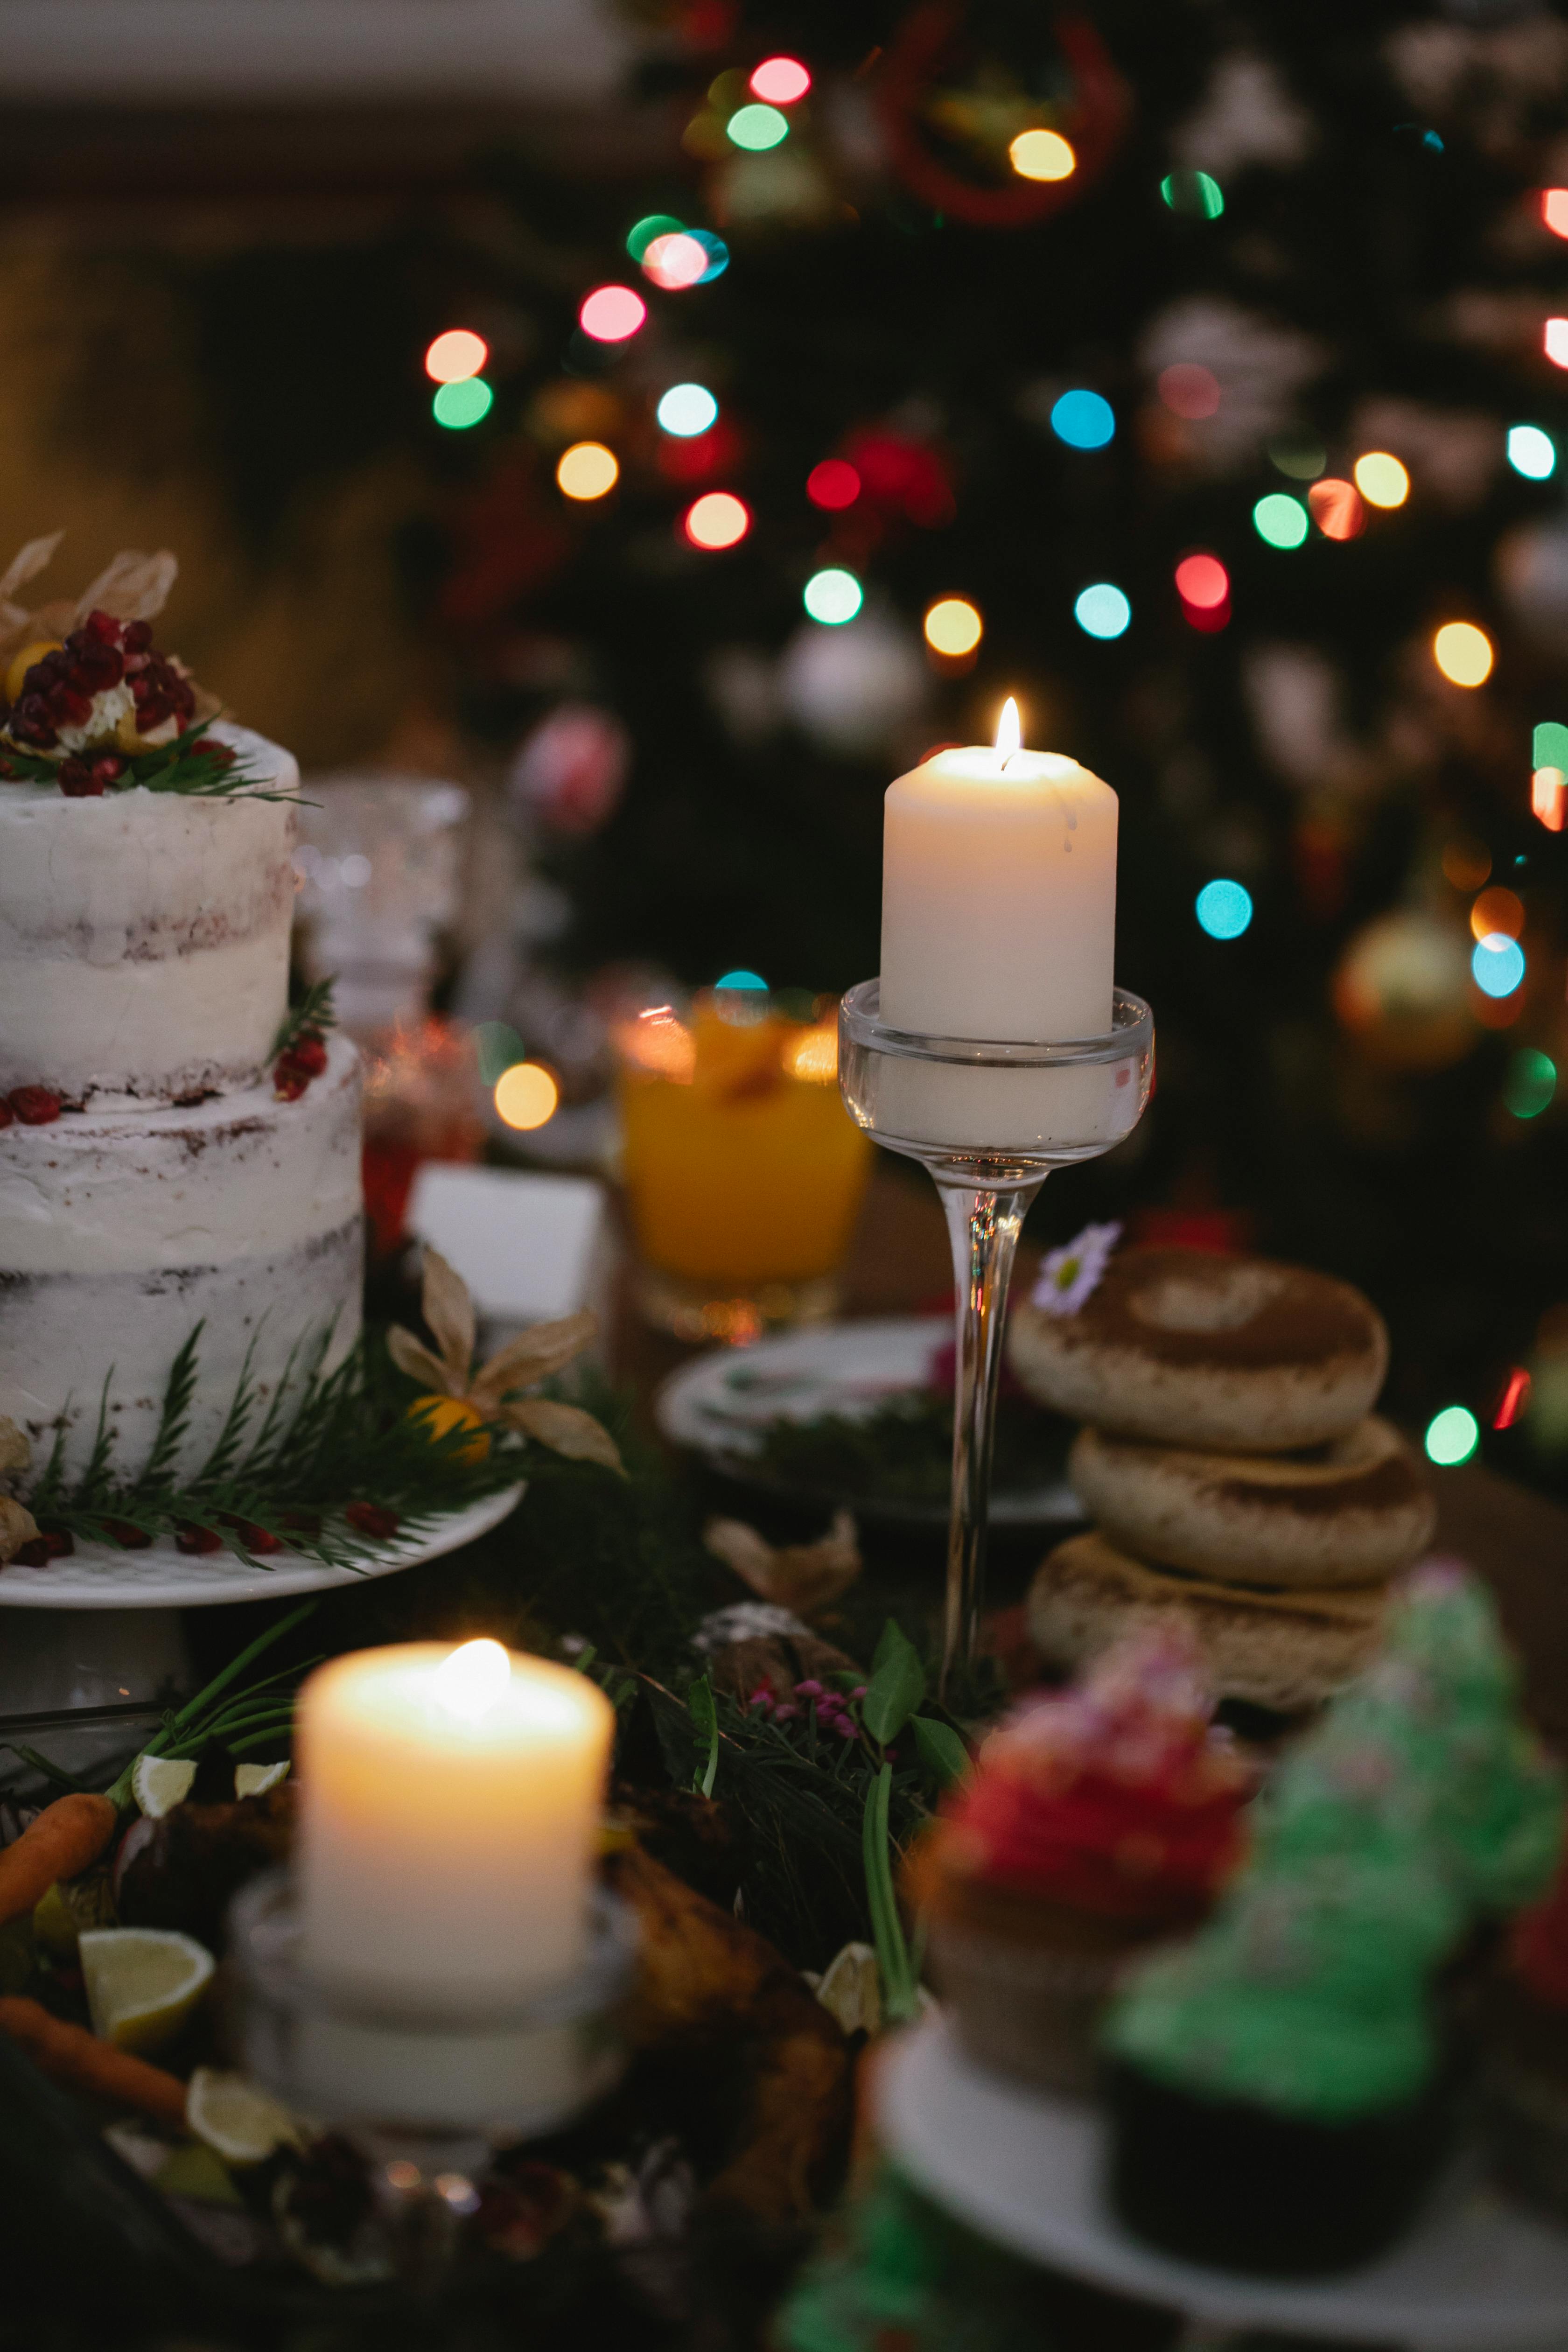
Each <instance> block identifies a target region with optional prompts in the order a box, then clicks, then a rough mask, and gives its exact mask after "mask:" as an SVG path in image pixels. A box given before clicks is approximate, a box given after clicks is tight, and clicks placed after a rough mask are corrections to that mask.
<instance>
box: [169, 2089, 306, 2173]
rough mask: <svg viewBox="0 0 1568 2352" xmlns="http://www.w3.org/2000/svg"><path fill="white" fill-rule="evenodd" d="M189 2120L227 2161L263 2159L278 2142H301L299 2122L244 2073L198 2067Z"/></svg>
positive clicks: (189, 2093) (189, 2102) (291, 2144)
mask: <svg viewBox="0 0 1568 2352" xmlns="http://www.w3.org/2000/svg"><path fill="white" fill-rule="evenodd" d="M185 2122H186V2124H187V2126H189V2128H190V2129H191V2130H192V2131H193V2132H195V2136H196V2137H197V2138H198V2139H199V2140H205V2143H206V2145H207V2147H210V2148H212V2149H213V2150H214V2151H215V2152H216V2154H217V2155H218V2156H221V2157H222V2158H223V2160H224V2162H225V2163H226V2164H234V2165H241V2166H243V2165H247V2164H261V2163H263V2162H265V2160H266V2158H268V2157H269V2156H270V2155H271V2153H272V2151H273V2149H274V2148H275V2147H299V2146H300V2138H301V2135H300V2126H299V2125H298V2124H297V2123H296V2122H295V2120H294V2118H293V2116H291V2115H290V2114H289V2110H288V2108H287V2107H285V2106H280V2105H279V2103H278V2101H277V2100H276V2099H274V2098H269V2097H268V2094H267V2093H266V2092H265V2091H261V2090H258V2088H257V2086H256V2084H254V2083H252V2082H251V2081H249V2079H248V2078H247V2076H246V2075H244V2074H221V2073H220V2072H219V2070H218V2069H217V2068H216V2066H198V2067H197V2068H196V2071H195V2074H193V2075H192V2076H191V2083H190V2088H189V2090H188V2091H187V2092H186V2093H185Z"/></svg>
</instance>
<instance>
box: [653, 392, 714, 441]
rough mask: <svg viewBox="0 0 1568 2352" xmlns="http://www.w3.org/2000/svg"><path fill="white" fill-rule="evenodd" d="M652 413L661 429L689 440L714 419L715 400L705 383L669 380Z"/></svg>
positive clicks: (677, 437)
mask: <svg viewBox="0 0 1568 2352" xmlns="http://www.w3.org/2000/svg"><path fill="white" fill-rule="evenodd" d="M654 415H656V416H657V417H658V422H659V426H660V429H661V430H662V431H664V432H666V433H669V434H673V436H675V438H676V439H677V440H678V441H690V440H693V439H695V437H696V436H697V435H698V434H699V433H706V432H707V430H708V428H709V426H710V425H712V424H714V423H716V422H717V420H718V415H719V404H718V402H717V401H716V400H715V399H714V397H713V395H712V394H711V393H710V391H709V389H708V387H707V385H706V384H705V383H672V384H671V385H670V387H669V390H668V392H667V393H666V394H665V395H664V397H663V399H662V400H661V401H660V402H659V404H658V407H657V408H656V409H655V410H654Z"/></svg>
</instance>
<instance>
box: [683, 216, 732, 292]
mask: <svg viewBox="0 0 1568 2352" xmlns="http://www.w3.org/2000/svg"><path fill="white" fill-rule="evenodd" d="M686 234H687V236H689V237H694V238H695V239H696V241H697V243H698V244H699V245H700V247H702V250H703V251H704V253H706V255H707V256H708V267H707V268H706V269H705V270H704V271H703V273H702V275H701V277H700V278H699V279H698V281H697V283H698V284H699V286H707V285H710V284H711V282H712V280H713V279H714V278H722V276H723V275H724V272H725V271H726V269H728V268H729V267H730V248H729V247H728V246H727V245H726V244H725V242H724V240H723V238H722V237H721V236H714V234H713V232H712V230H711V229H710V228H689V229H688V230H687V232H686Z"/></svg>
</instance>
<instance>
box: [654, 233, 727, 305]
mask: <svg viewBox="0 0 1568 2352" xmlns="http://www.w3.org/2000/svg"><path fill="white" fill-rule="evenodd" d="M711 258H712V256H711V255H710V253H709V251H708V248H707V247H706V246H705V245H699V243H698V241H697V239H696V238H695V237H694V236H688V234H687V232H686V231H685V230H684V229H676V230H672V231H671V232H670V233H669V234H668V236H656V237H655V238H654V240H653V242H652V244H651V245H650V246H649V247H647V251H646V252H645V253H644V255H643V257H642V271H643V276H644V277H645V278H652V280H653V282H654V284H655V285H656V286H658V287H659V288H661V289H663V291H664V292H665V293H667V294H680V293H683V292H684V291H685V289H687V287H689V286H695V285H697V284H698V283H699V281H700V279H701V278H705V277H706V276H707V274H708V266H709V263H710V260H711Z"/></svg>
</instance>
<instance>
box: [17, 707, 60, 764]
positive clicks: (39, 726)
mask: <svg viewBox="0 0 1568 2352" xmlns="http://www.w3.org/2000/svg"><path fill="white" fill-rule="evenodd" d="M10 729H11V732H12V734H13V735H15V737H16V740H17V741H18V742H19V743H36V744H37V746H38V748H39V750H40V751H48V750H49V749H50V747H51V746H52V744H53V742H54V740H55V725H54V721H53V719H51V718H50V717H49V708H48V705H47V702H46V701H45V700H44V698H43V696H42V695H41V694H24V695H23V696H22V697H21V698H20V699H19V700H18V702H17V703H16V708H15V709H13V711H12V713H11V718H10Z"/></svg>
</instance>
